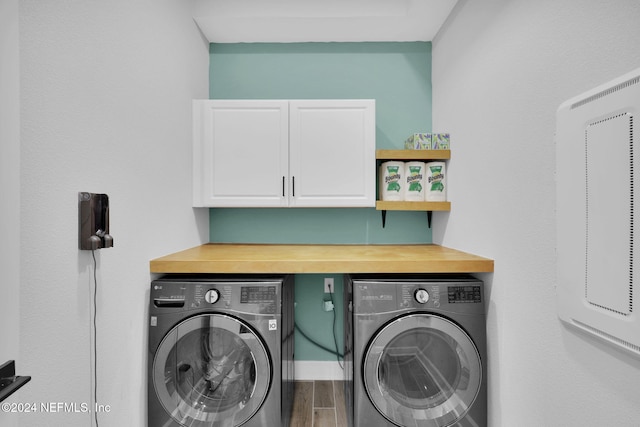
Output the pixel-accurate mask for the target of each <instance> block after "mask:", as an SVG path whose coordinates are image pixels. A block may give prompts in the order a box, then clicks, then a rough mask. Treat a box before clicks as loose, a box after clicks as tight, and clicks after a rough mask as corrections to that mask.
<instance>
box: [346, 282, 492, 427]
mask: <svg viewBox="0 0 640 427" xmlns="http://www.w3.org/2000/svg"><path fill="white" fill-rule="evenodd" d="M345 310H346V311H345V362H346V363H345V376H346V378H345V380H346V381H345V396H346V406H347V417H348V419H349V421H350V425H351V426H356V427H362V426H366V427H371V426H376V427H382V426H401V427H448V426H455V427H486V425H487V391H486V377H487V375H486V329H485V327H486V322H485V307H484V291H483V283H482V281H480V280H478V279H476V278H473V277H471V276H467V275H464V276H451V275H420V276H407V275H393V276H371V275H369V276H357V275H353V276H348V278H347V280H346V286H345Z"/></svg>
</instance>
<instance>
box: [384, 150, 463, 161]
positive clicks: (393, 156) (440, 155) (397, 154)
mask: <svg viewBox="0 0 640 427" xmlns="http://www.w3.org/2000/svg"><path fill="white" fill-rule="evenodd" d="M450 158H451V150H376V159H384V160H448V159H450Z"/></svg>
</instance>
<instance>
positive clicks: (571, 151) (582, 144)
mask: <svg viewBox="0 0 640 427" xmlns="http://www.w3.org/2000/svg"><path fill="white" fill-rule="evenodd" d="M639 108H640V69H638V70H635V71H633V72H631V73H629V74H626V75H624V76H622V77H620V78H618V79H615V80H613V81H611V82H609V83H607V84H604V85H602V86H599V87H597V88H595V89H593V90H591V91H589V92H586V93H584V94H582V95H580V96H578V97H575V98H572V99H570V100H568V101H567V102H565V103H563V104H562V105H561V106H560V108H559V109H558V115H557V135H556V138H557V146H556V160H557V176H556V179H557V217H556V226H557V233H558V289H557V293H558V315H559V317H560V319H562V320H563V321H564V322H567V323H568V324H571V325H573V326H576V327H578V328H580V329H582V330H584V331H586V332H588V333H590V334H592V335H594V336H596V337H598V338H601V339H603V340H605V341H606V342H609V343H611V344H613V345H616V346H618V347H621V348H623V349H626V350H629V351H631V352H632V353H634V354H636V355H639V356H640V320H639V319H638V314H637V313H636V312H634V304H633V302H634V301H633V294H634V292H633V291H634V285H635V282H636V276H637V273H636V271H635V270H636V266H635V254H634V204H635V197H634V170H637V169H638V166H637V165H636V163H637V162H638V160H637V159H638V155H637V154H636V155H635V156H634V137H633V122H634V117H635V116H636V115H637V111H638V109H639Z"/></svg>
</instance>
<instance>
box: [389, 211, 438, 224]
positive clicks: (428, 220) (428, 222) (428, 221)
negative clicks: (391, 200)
mask: <svg viewBox="0 0 640 427" xmlns="http://www.w3.org/2000/svg"><path fill="white" fill-rule="evenodd" d="M380 212H382V228H384V226H385V224H386V223H387V211H386V210H381V211H380ZM432 216H433V211H427V225H428V226H429V228H431V218H432Z"/></svg>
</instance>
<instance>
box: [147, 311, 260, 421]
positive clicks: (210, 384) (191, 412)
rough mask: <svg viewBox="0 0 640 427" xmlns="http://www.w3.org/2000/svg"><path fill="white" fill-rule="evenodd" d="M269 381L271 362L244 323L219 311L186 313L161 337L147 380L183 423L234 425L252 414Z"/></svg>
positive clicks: (168, 408)
mask: <svg viewBox="0 0 640 427" xmlns="http://www.w3.org/2000/svg"><path fill="white" fill-rule="evenodd" d="M270 382H271V363H270V360H269V356H268V353H267V351H266V349H265V346H264V345H263V343H262V341H261V340H260V338H259V337H258V335H257V334H256V333H255V332H254V331H253V330H252V329H251V327H250V326H249V325H247V324H246V323H244V322H242V321H241V320H238V319H236V318H233V317H230V316H225V315H222V314H206V315H200V316H196V317H192V318H189V319H187V320H185V321H183V322H182V323H180V324H178V325H176V326H175V327H174V328H173V329H172V330H171V331H170V332H169V333H168V334H167V335H166V336H165V338H164V339H163V340H162V342H161V343H160V346H159V347H158V351H157V352H156V356H155V359H154V361H153V385H154V387H155V389H156V393H157V395H158V396H159V398H160V401H161V402H162V405H163V406H164V408H165V409H166V411H167V413H169V414H171V416H172V417H173V419H174V420H175V421H176V422H178V423H179V424H180V425H183V426H197V427H204V426H208V427H211V426H225V427H226V426H229V427H234V426H239V425H241V424H243V423H244V422H245V421H247V420H248V419H249V418H251V417H252V416H253V414H255V412H256V411H258V409H260V406H261V405H262V402H263V401H264V399H265V397H266V395H267V392H268V390H269V384H270Z"/></svg>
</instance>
